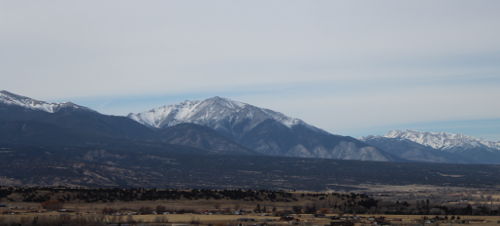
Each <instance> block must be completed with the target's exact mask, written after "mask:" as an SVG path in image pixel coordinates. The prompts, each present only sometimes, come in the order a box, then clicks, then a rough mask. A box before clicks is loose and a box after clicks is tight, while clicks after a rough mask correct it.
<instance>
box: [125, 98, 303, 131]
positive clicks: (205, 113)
mask: <svg viewBox="0 0 500 226" xmlns="http://www.w3.org/2000/svg"><path fill="white" fill-rule="evenodd" d="M128 117H129V118H131V119H133V120H135V121H137V122H140V123H142V124H145V125H148V126H151V127H155V128H162V127H168V126H174V125H177V124H180V123H194V124H200V125H205V126H210V127H212V128H217V127H223V126H224V125H223V124H224V123H226V124H227V123H230V124H238V123H242V122H247V123H246V124H247V126H248V127H249V128H253V127H254V126H256V125H258V124H259V123H261V122H263V121H265V120H267V119H274V120H276V121H279V122H281V123H282V124H284V125H286V126H288V127H292V126H294V125H297V124H305V123H304V122H302V121H301V120H299V119H295V118H291V117H288V116H286V115H284V114H281V113H279V112H275V111H272V110H269V109H264V108H258V107H255V106H253V105H250V104H246V103H242V102H239V101H234V100H230V99H227V98H222V97H218V96H216V97H212V98H208V99H205V100H203V101H199V100H194V101H190V100H186V101H184V102H181V103H178V104H174V105H167V106H162V107H159V108H155V109H152V110H149V111H146V112H143V113H138V114H133V113H131V114H129V115H128Z"/></svg>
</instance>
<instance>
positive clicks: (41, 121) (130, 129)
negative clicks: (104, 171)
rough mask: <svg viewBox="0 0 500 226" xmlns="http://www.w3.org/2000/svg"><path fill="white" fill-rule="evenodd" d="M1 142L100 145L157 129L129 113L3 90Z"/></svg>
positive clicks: (143, 135)
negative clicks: (100, 110)
mask: <svg viewBox="0 0 500 226" xmlns="http://www.w3.org/2000/svg"><path fill="white" fill-rule="evenodd" d="M0 93H1V96H0V130H1V132H2V134H4V135H2V136H1V137H0V143H4V144H5V143H7V144H21V145H48V146H53V145H100V144H110V143H113V142H114V141H116V140H121V141H123V142H132V141H134V140H147V139H150V138H151V137H153V136H154V131H153V130H151V129H149V128H147V127H144V126H143V125H141V124H139V123H137V122H135V121H133V120H130V119H128V118H126V117H120V116H108V115H103V114H100V113H98V112H96V111H93V110H91V109H89V108H86V107H82V106H79V105H76V104H72V103H61V104H58V103H47V102H43V101H39V100H35V99H31V98H28V97H24V96H20V95H16V94H12V93H9V92H6V91H1V92H0Z"/></svg>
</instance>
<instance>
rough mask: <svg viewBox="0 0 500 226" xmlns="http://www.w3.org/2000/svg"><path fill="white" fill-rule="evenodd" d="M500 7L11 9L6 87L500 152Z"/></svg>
mask: <svg viewBox="0 0 500 226" xmlns="http://www.w3.org/2000/svg"><path fill="white" fill-rule="evenodd" d="M499 12H500V1H497V0H492V1H482V0H468V1H460V0H449V1H445V0H440V1H435V0H430V1H423V0H414V1H400V0H394V1H383V0H378V1H372V0H366V1H357V0H348V1H310V0H307V1H306V0H304V1H291V0H286V1H273V0H263V1H256V0H252V1H236V0H228V1H206V0H203V1H188V0H182V1H181V0H179V1H124V0H120V1H118V0H117V1H88V0H87V1H39V0H38V1H16V0H12V1H5V0H0V89H5V90H9V91H12V92H15V93H18V94H22V95H26V96H30V97H34V98H37V99H42V100H50V101H66V100H71V101H73V102H76V103H78V104H82V105H86V106H89V107H92V108H94V109H96V110H99V111H100V112H102V113H108V114H117V115H125V114H127V113H129V112H138V111H144V110H147V109H150V108H152V107H156V106H159V105H164V104H170V103H175V102H178V101H180V100H184V99H203V98H206V97H210V96H215V95H219V96H225V97H229V98H232V99H236V100H240V101H243V102H248V103H251V104H254V105H257V106H262V107H267V108H271V109H274V110H277V111H281V112H283V113H285V114H288V115H290V116H293V117H298V118H301V119H303V120H305V121H306V122H309V123H311V124H314V125H316V126H318V127H321V128H324V129H326V130H328V131H331V132H334V133H338V134H344V135H352V136H361V135H367V134H372V133H375V134H380V133H384V132H385V131H386V130H388V129H392V128H399V129H402V128H412V129H420V130H433V131H450V132H462V133H465V134H469V135H475V136H480V137H484V138H488V139H496V140H500V13H499Z"/></svg>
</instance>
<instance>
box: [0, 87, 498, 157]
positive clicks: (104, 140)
mask: <svg viewBox="0 0 500 226" xmlns="http://www.w3.org/2000/svg"><path fill="white" fill-rule="evenodd" d="M0 133H1V134H2V136H1V137H0V148H11V147H43V148H67V149H71V148H74V147H77V149H78V150H82V148H83V149H86V150H93V151H95V150H102V149H106V148H108V149H120V150H123V151H124V152H134V151H138V150H140V151H142V152H144V151H150V152H169V153H182V154H185V153H192V154H202V155H205V154H210V155H212V154H214V155H239V156H249V155H252V156H281V157H298V158H322V159H342V160H365V161H385V162H438V163H494V164H497V163H500V142H491V141H484V140H480V139H476V138H473V137H468V136H464V135H458V134H448V133H430V132H417V131H410V130H408V131H390V132H389V133H387V134H386V135H384V136H369V137H364V138H362V139H355V138H353V137H349V136H341V135H336V134H331V133H329V132H327V131H325V130H322V129H320V128H318V127H316V126H313V125H310V124H307V123H306V122H304V121H302V120H300V119H296V118H292V117H288V116H286V115H284V114H282V113H279V112H275V111H272V110H269V109H265V108H259V107H256V106H253V105H250V104H246V103H242V102H238V101H234V100H230V99H227V98H222V97H212V98H208V99H205V100H200V101H184V102H181V103H178V104H174V105H168V106H162V107H159V108H155V109H152V110H149V111H145V112H142V113H131V114H129V115H128V116H126V117H125V116H111V115H105V114H101V113H99V112H97V111H95V110H92V109H90V108H87V107H84V106H80V105H77V104H74V103H71V102H67V103H48V102H44V101H39V100H35V99H32V98H29V97H24V96H21V95H17V94H13V93H10V92H8V91H0Z"/></svg>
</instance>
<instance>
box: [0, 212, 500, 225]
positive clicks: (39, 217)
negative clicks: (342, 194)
mask: <svg viewBox="0 0 500 226" xmlns="http://www.w3.org/2000/svg"><path fill="white" fill-rule="evenodd" d="M33 222H36V223H38V224H34V223H33ZM57 224H67V225H120V224H122V225H186V224H187V225H374V224H379V225H384V224H385V225H484V226H487V225H498V224H500V216H434V215H380V214H379V215H374V214H361V215H334V214H326V215H318V214H316V215H313V214H290V215H287V216H286V217H278V216H266V215H262V214H243V215H235V214H231V215H227V214H224V215H222V214H214V215H208V214H165V215H151V214H150V215H127V216H116V215H100V214H99V215H98V214H75V213H71V214H61V213H57V212H51V213H30V214H19V215H0V225H57Z"/></svg>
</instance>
